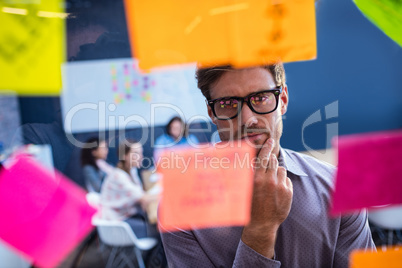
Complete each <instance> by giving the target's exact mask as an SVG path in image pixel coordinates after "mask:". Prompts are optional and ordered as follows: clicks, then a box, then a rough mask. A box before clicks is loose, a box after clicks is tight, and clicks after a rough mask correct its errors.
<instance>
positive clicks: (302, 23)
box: [125, 0, 317, 69]
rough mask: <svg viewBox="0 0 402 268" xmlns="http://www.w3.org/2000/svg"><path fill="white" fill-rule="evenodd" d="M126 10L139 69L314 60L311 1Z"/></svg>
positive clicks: (224, 0)
mask: <svg viewBox="0 0 402 268" xmlns="http://www.w3.org/2000/svg"><path fill="white" fill-rule="evenodd" d="M125 6H126V17H127V21H128V27H129V31H130V40H131V46H132V51H133V55H135V56H136V58H138V59H139V65H140V67H141V68H143V69H149V68H152V67H157V66H163V65H172V64H181V63H190V62H198V63H199V64H201V65H203V66H209V65H220V64H232V65H234V66H236V67H245V66H252V65H261V64H267V63H272V62H274V61H278V60H281V61H283V62H291V61H301V60H311V59H314V58H316V55H317V49H316V29H315V9H314V0H298V1H296V0H282V1H274V0H272V1H260V0H243V1H240V0H205V1H197V2H194V3H191V5H189V4H188V2H187V1H184V0H172V1H164V0H155V1H140V0H125ZM301 29H302V30H301Z"/></svg>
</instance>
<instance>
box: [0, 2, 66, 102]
mask: <svg viewBox="0 0 402 268" xmlns="http://www.w3.org/2000/svg"><path fill="white" fill-rule="evenodd" d="M63 5H64V1H62V0H31V1H1V2H0V25H1V27H0V36H1V41H0V91H1V90H14V91H16V92H17V93H18V94H20V95H58V94H59V93H60V89H61V63H62V62H63V61H64V58H65V50H64V41H65V39H64V38H65V37H64V36H65V29H64V28H65V26H64V20H65V17H66V14H65V13H63V12H64V8H63Z"/></svg>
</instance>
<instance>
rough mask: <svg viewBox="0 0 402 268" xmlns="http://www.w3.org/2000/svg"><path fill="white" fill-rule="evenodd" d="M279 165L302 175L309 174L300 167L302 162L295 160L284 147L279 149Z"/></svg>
mask: <svg viewBox="0 0 402 268" xmlns="http://www.w3.org/2000/svg"><path fill="white" fill-rule="evenodd" d="M278 162H279V166H281V167H284V168H286V170H287V171H289V172H291V173H293V174H295V175H297V176H299V177H301V176H307V174H306V173H305V172H304V171H303V170H302V169H301V168H300V164H299V163H297V162H295V161H294V159H292V157H291V156H290V155H289V154H287V153H286V151H285V150H284V149H282V147H281V148H280V149H279V157H278Z"/></svg>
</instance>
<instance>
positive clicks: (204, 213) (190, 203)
mask: <svg viewBox="0 0 402 268" xmlns="http://www.w3.org/2000/svg"><path fill="white" fill-rule="evenodd" d="M254 156H255V149H254V148H252V147H249V146H247V145H246V144H243V145H241V146H240V145H239V146H238V145H236V146H225V148H222V147H218V148H217V147H212V146H210V147H209V148H206V149H190V148H188V149H179V150H177V151H176V150H175V151H168V152H164V153H162V154H161V156H160V158H159V159H158V162H157V170H158V172H159V173H162V175H163V176H162V183H163V196H162V202H161V204H160V209H159V222H160V224H161V225H162V226H163V229H164V230H167V231H170V230H174V229H175V228H180V229H190V228H193V229H195V228H207V227H213V226H229V225H245V224H247V223H248V221H249V219H250V208H251V196H252V187H253V171H252V167H251V162H252V161H253V158H254Z"/></svg>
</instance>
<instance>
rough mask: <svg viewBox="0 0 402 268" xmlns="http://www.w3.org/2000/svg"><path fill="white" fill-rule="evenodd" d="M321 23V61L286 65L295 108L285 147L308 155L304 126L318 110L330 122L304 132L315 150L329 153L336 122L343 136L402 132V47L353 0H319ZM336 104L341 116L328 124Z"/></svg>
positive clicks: (290, 112) (288, 121)
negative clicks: (329, 128)
mask: <svg viewBox="0 0 402 268" xmlns="http://www.w3.org/2000/svg"><path fill="white" fill-rule="evenodd" d="M316 18H317V46H318V57H317V59H316V60H314V61H309V62H297V63H289V64H285V70H286V73H287V79H288V87H289V94H290V104H289V110H288V113H287V115H286V119H285V120H284V134H283V139H282V146H284V147H288V148H292V149H294V150H306V148H305V146H304V145H303V143H302V139H301V132H302V125H303V122H304V121H305V120H306V119H307V118H308V117H309V116H310V115H311V114H313V113H314V112H315V111H317V110H321V114H322V118H323V119H324V120H323V121H321V122H319V123H316V124H314V125H311V126H309V127H306V128H305V130H304V131H305V132H304V135H305V136H306V137H305V142H306V144H307V145H309V146H310V147H312V148H314V149H322V148H325V146H326V124H330V123H338V126H339V134H341V135H343V134H350V133H361V132H369V131H378V130H388V129H397V128H402V49H401V47H399V46H398V45H397V44H396V43H395V42H393V41H392V40H391V39H390V38H389V37H387V36H386V35H385V34H383V33H382V32H381V30H379V29H378V28H377V27H376V26H374V25H373V24H372V23H371V22H370V21H369V20H368V19H366V18H365V17H364V16H363V14H362V13H361V12H360V11H359V10H358V8H357V7H356V6H355V5H354V4H353V2H352V1H351V0H321V1H319V2H318V3H317V8H316ZM301 30H302V29H301ZM401 34H402V33H401ZM334 101H338V105H339V117H337V118H332V119H329V120H325V114H324V113H323V111H324V107H325V106H326V105H328V104H330V103H332V102H334Z"/></svg>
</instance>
